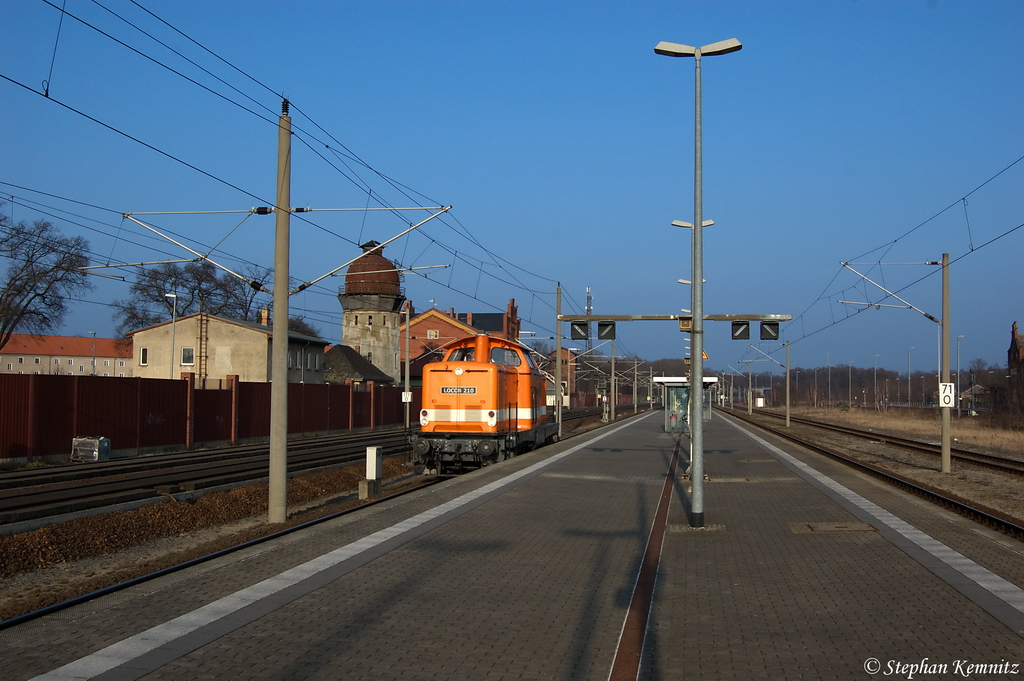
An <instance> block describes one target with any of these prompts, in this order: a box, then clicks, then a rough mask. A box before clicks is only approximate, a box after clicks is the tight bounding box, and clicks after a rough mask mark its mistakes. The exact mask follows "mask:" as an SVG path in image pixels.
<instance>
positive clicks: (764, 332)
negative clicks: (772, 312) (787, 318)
mask: <svg viewBox="0 0 1024 681" xmlns="http://www.w3.org/2000/svg"><path fill="white" fill-rule="evenodd" d="M761 340H776V341H777V340H779V323H778V322H761Z"/></svg>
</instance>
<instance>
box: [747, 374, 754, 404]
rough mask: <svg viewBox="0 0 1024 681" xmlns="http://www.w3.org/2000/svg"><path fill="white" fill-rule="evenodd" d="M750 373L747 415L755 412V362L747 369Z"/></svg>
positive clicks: (748, 378) (748, 377)
mask: <svg viewBox="0 0 1024 681" xmlns="http://www.w3.org/2000/svg"><path fill="white" fill-rule="evenodd" d="M747 371H748V372H749V375H748V376H747V416H750V415H751V414H753V413H754V363H753V362H751V363H750V367H749V368H748V369H747Z"/></svg>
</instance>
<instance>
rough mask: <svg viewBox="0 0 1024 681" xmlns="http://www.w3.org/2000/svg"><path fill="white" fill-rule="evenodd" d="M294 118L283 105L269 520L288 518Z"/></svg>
mask: <svg viewBox="0 0 1024 681" xmlns="http://www.w3.org/2000/svg"><path fill="white" fill-rule="evenodd" d="M291 130H292V119H291V117H290V116H289V115H288V100H284V102H283V103H282V104H281V118H280V119H279V121H278V129H277V200H276V203H275V208H274V212H275V217H276V224H275V237H274V324H273V329H272V333H273V341H272V343H273V344H272V347H271V350H272V352H271V358H270V362H271V373H270V472H269V482H270V495H269V499H268V505H269V512H268V516H267V518H268V520H269V522H271V523H283V522H284V521H285V520H287V518H288V289H289V282H288V274H289V273H288V264H289V242H290V230H291V221H290V220H291V200H292V199H291V170H292V169H291V163H292V161H291V155H292V147H291V144H292V140H291Z"/></svg>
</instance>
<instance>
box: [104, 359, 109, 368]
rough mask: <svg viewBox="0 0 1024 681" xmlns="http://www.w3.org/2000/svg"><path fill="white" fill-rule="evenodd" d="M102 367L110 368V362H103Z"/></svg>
mask: <svg viewBox="0 0 1024 681" xmlns="http://www.w3.org/2000/svg"><path fill="white" fill-rule="evenodd" d="M103 366H105V367H108V366H110V360H109V359H105V360H103Z"/></svg>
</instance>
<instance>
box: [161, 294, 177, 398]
mask: <svg viewBox="0 0 1024 681" xmlns="http://www.w3.org/2000/svg"><path fill="white" fill-rule="evenodd" d="M164 298H170V299H171V354H170V356H169V359H168V361H167V363H168V364H169V365H170V368H169V369H168V371H169V372H170V376H168V378H172V379H173V378H174V323H175V322H176V321H177V320H178V294H177V293H165V294H164Z"/></svg>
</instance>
